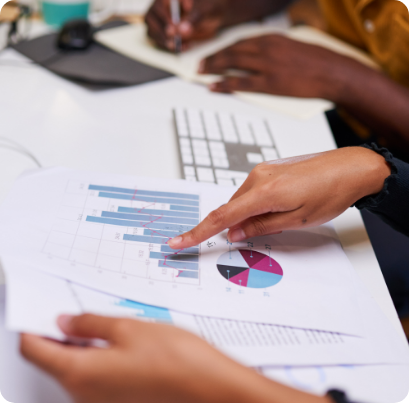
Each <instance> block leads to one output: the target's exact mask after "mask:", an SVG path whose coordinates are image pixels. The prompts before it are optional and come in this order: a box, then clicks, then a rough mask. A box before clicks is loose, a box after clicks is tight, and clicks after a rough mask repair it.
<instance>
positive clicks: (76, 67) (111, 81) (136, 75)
mask: <svg viewBox="0 0 409 403" xmlns="http://www.w3.org/2000/svg"><path fill="white" fill-rule="evenodd" d="M121 25H126V23H124V22H123V21H114V22H111V23H108V24H105V25H103V26H102V27H101V28H99V30H101V29H109V28H115V27H118V26H121ZM57 36H58V34H49V35H45V36H42V37H40V38H36V39H33V40H30V41H22V42H20V43H18V44H17V45H15V46H14V49H16V50H17V51H18V52H20V53H22V54H23V55H24V56H27V57H28V58H30V59H32V60H33V61H34V62H35V63H37V64H40V65H42V66H44V67H45V68H47V69H49V70H50V71H52V72H53V73H55V74H58V75H59V76H62V77H64V78H67V79H69V80H71V81H74V82H76V83H77V84H80V85H82V86H85V87H86V88H88V89H91V90H104V89H110V88H116V87H123V86H129V85H137V84H144V83H148V82H151V81H156V80H161V79H163V78H168V77H172V75H171V74H169V73H167V72H164V71H162V70H158V69H155V68H153V67H150V66H147V65H145V64H142V63H139V62H137V61H135V60H132V59H129V58H128V57H125V56H122V55H121V54H119V53H116V52H114V51H112V50H110V49H108V48H105V47H104V46H102V45H100V44H98V43H95V42H92V43H91V45H90V46H89V47H88V48H87V49H85V50H70V51H65V50H61V49H58V47H57V46H56V43H57Z"/></svg>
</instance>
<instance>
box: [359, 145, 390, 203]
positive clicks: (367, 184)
mask: <svg viewBox="0 0 409 403" xmlns="http://www.w3.org/2000/svg"><path fill="white" fill-rule="evenodd" d="M351 148H356V149H359V150H357V151H358V155H357V156H356V158H357V163H359V164H360V166H361V167H362V168H361V169H362V171H361V178H362V180H361V181H358V183H360V185H359V190H358V198H357V200H359V199H361V198H362V197H366V196H370V195H374V194H377V193H379V192H381V191H382V189H383V187H384V184H385V180H386V179H387V178H388V177H389V176H390V175H391V167H390V165H389V163H388V162H387V161H386V160H385V158H384V157H383V156H382V155H380V154H378V153H377V152H375V151H373V150H370V149H368V148H364V147H351Z"/></svg>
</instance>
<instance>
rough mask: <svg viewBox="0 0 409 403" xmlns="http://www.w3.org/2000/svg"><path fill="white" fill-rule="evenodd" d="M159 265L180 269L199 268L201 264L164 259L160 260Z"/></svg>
mask: <svg viewBox="0 0 409 403" xmlns="http://www.w3.org/2000/svg"><path fill="white" fill-rule="evenodd" d="M159 267H167V268H168V269H178V270H194V271H198V270H199V265H198V264H197V263H187V262H169V261H166V263H165V261H164V260H159Z"/></svg>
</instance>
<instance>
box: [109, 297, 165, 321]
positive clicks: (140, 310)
mask: <svg viewBox="0 0 409 403" xmlns="http://www.w3.org/2000/svg"><path fill="white" fill-rule="evenodd" d="M116 305H118V306H122V307H125V308H130V309H134V310H135V316H137V317H139V318H149V319H154V320H157V321H160V322H172V317H171V315H170V312H169V309H166V308H159V307H157V306H152V305H145V304H141V303H139V302H135V301H130V300H129V299H121V300H120V301H119V302H117V303H116Z"/></svg>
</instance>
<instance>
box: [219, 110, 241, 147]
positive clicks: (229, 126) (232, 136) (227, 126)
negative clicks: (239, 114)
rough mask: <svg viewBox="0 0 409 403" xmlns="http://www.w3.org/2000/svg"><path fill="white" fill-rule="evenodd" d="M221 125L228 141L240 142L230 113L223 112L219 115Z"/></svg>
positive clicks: (224, 138) (224, 136)
mask: <svg viewBox="0 0 409 403" xmlns="http://www.w3.org/2000/svg"><path fill="white" fill-rule="evenodd" d="M219 119H220V125H221V128H222V135H223V140H224V141H225V142H226V143H238V142H239V138H238V137H237V133H236V129H235V127H234V125H233V120H232V117H231V116H230V115H228V114H225V113H221V114H220V115H219Z"/></svg>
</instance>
